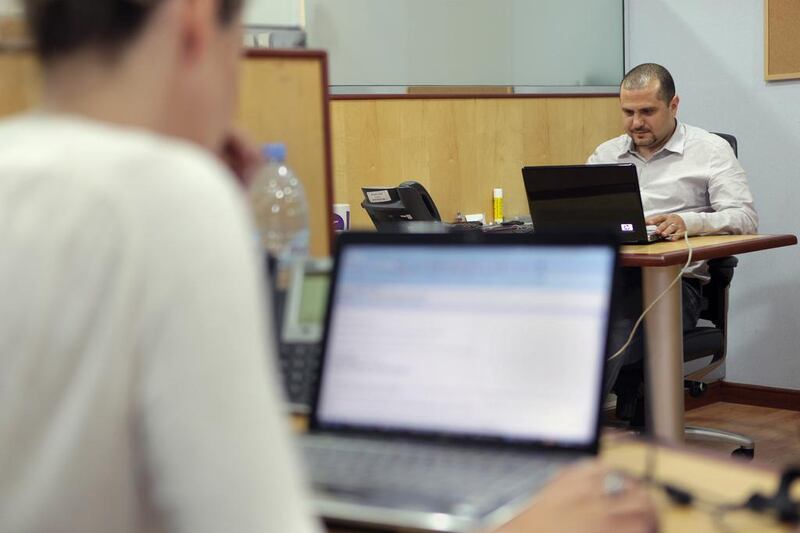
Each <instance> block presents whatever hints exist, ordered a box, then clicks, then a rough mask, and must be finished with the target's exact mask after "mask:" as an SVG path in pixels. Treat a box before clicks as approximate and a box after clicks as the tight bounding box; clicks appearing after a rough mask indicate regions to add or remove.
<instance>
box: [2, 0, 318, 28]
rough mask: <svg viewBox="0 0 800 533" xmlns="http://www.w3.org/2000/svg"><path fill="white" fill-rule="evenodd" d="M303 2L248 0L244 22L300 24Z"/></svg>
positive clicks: (252, 23) (283, 24)
mask: <svg viewBox="0 0 800 533" xmlns="http://www.w3.org/2000/svg"><path fill="white" fill-rule="evenodd" d="M2 1H8V0H0V2H2ZM303 3H304V0H248V1H247V3H246V4H245V10H244V23H245V24H247V25H256V26H300V25H302V23H303Z"/></svg>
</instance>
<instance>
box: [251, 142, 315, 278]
mask: <svg viewBox="0 0 800 533" xmlns="http://www.w3.org/2000/svg"><path fill="white" fill-rule="evenodd" d="M263 154H264V158H265V160H266V164H265V165H264V166H263V167H262V169H261V170H260V171H259V173H258V174H257V175H256V177H255V179H254V180H253V183H252V185H251V188H250V201H251V203H252V206H253V212H254V215H255V219H256V227H257V228H258V235H259V239H260V241H261V246H262V248H263V249H264V250H265V251H266V252H267V253H269V255H270V256H271V258H272V259H275V260H276V261H277V263H278V268H279V269H281V267H286V266H289V265H291V264H294V263H295V262H297V261H301V260H304V259H305V258H306V257H307V256H308V239H309V234H308V203H307V202H306V194H305V189H304V188H303V184H302V183H301V182H300V180H299V179H297V176H295V175H294V173H293V172H292V171H291V170H290V169H289V167H287V166H286V145H284V144H279V143H276V144H267V145H264V148H263Z"/></svg>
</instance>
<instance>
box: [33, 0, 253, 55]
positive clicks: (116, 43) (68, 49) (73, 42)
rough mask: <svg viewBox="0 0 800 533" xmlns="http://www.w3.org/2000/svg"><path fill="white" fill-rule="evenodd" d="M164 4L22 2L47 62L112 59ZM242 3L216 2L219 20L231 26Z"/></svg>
mask: <svg viewBox="0 0 800 533" xmlns="http://www.w3.org/2000/svg"><path fill="white" fill-rule="evenodd" d="M166 1H168V0H24V4H25V14H26V18H27V21H28V28H29V30H30V33H31V37H33V40H34V43H35V45H36V49H37V51H38V54H39V57H40V58H41V59H42V60H43V61H44V62H45V63H47V62H51V61H52V60H54V59H58V58H59V57H63V56H66V55H68V54H71V53H73V52H77V51H79V50H84V49H96V50H98V51H101V52H103V53H104V54H106V55H108V56H114V55H115V54H117V53H118V52H120V51H121V50H122V49H123V48H125V46H126V45H128V44H130V42H131V41H132V40H133V39H135V38H136V36H137V35H138V34H139V32H140V31H141V29H142V28H143V27H144V26H145V23H146V22H147V20H148V18H149V17H150V15H151V14H152V13H153V12H154V11H155V10H156V9H158V8H159V7H160V6H161V5H162V4H164V3H165V2H166ZM243 1H244V0H218V3H219V19H220V21H221V22H222V23H223V24H227V23H229V22H231V21H232V20H233V19H234V17H235V16H236V14H237V12H238V10H239V8H240V7H241V5H242V2H243Z"/></svg>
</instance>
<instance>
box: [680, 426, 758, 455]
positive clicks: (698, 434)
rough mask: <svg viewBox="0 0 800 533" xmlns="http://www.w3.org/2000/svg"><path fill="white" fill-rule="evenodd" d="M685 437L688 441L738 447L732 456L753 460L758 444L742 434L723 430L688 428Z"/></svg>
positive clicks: (685, 430)
mask: <svg viewBox="0 0 800 533" xmlns="http://www.w3.org/2000/svg"><path fill="white" fill-rule="evenodd" d="M684 435H685V436H686V438H687V439H690V440H697V441H701V442H721V443H724V444H734V445H736V446H738V448H737V449H735V450H734V451H733V453H732V454H731V455H733V456H738V457H745V458H748V459H752V458H753V456H754V455H755V449H756V443H755V441H754V440H753V439H751V438H750V437H748V436H746V435H742V434H740V433H733V432H731V431H724V430H722V429H712V428H704V427H698V426H686V427H685V428H684Z"/></svg>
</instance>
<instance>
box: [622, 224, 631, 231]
mask: <svg viewBox="0 0 800 533" xmlns="http://www.w3.org/2000/svg"><path fill="white" fill-rule="evenodd" d="M619 227H620V229H621V230H622V231H633V224H620V225H619Z"/></svg>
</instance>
